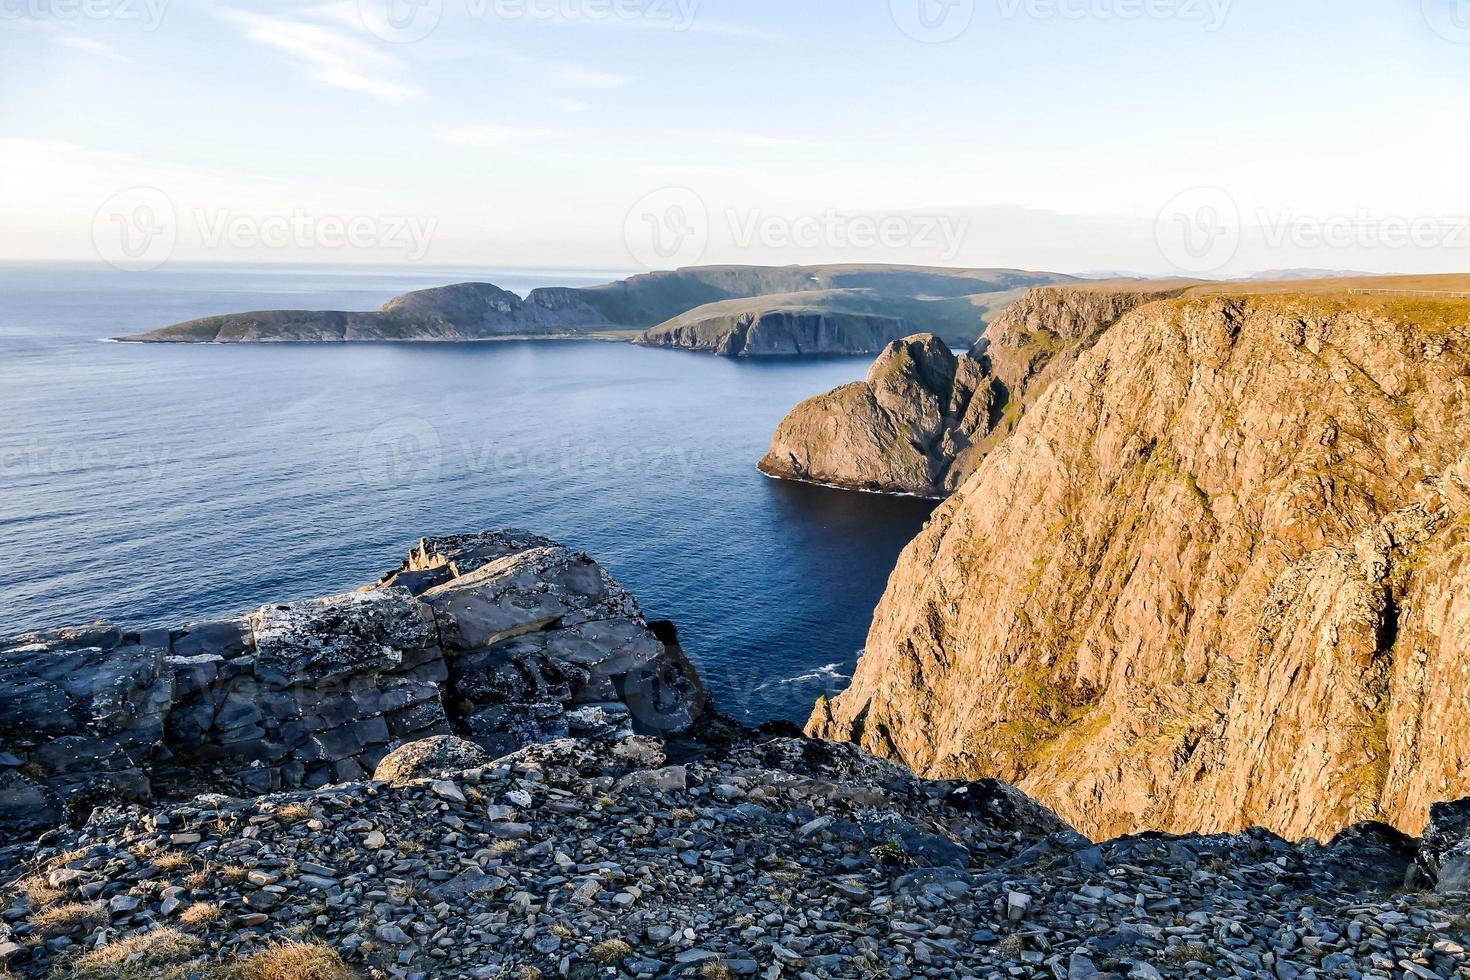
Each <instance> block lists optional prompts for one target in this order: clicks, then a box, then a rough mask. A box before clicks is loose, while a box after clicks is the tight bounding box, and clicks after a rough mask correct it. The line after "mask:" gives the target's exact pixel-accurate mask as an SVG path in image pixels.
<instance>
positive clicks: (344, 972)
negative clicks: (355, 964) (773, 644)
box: [226, 943, 358, 980]
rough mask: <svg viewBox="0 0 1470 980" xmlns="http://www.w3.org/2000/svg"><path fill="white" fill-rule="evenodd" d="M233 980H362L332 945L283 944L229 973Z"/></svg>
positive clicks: (240, 964)
mask: <svg viewBox="0 0 1470 980" xmlns="http://www.w3.org/2000/svg"><path fill="white" fill-rule="evenodd" d="M226 976H227V977H229V980H358V974H357V972H356V971H355V970H353V969H352V968H351V967H350V966H348V965H347V964H346V963H344V962H343V961H342V957H341V956H339V955H338V954H337V951H336V950H335V949H333V948H332V947H330V946H326V945H323V944H321V943H281V944H280V945H277V946H272V947H270V948H269V949H266V950H262V951H261V952H259V953H256V954H255V955H254V956H251V957H248V958H247V959H245V960H242V961H241V962H239V963H237V964H235V965H234V966H232V967H230V968H229V970H228V971H226Z"/></svg>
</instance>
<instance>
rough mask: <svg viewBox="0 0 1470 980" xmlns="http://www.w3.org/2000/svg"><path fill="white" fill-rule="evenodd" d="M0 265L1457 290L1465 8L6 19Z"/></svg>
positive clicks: (1468, 134) (66, 0) (400, 3)
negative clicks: (1299, 281)
mask: <svg viewBox="0 0 1470 980" xmlns="http://www.w3.org/2000/svg"><path fill="white" fill-rule="evenodd" d="M0 90H3V91H4V93H5V95H4V97H3V98H0V258H3V259H8V260H75V261H99V260H101V261H106V262H109V263H111V264H113V265H118V266H119V267H125V268H154V267H157V266H159V265H161V264H164V263H167V262H184V261H189V262H196V261H213V262H269V261H274V262H312V263H333V264H337V263H381V264H388V265H409V264H426V265H428V264H432V265H436V266H438V265H446V264H454V265H486V266H515V267H524V268H552V267H555V268H585V269H608V270H636V269H642V268H663V267H673V266H676V265H691V264H701V263H725V262H733V263H752V264H767V263H770V264H781V263H791V262H801V263H817V262H823V263H826V262H898V263H915V264H925V265H950V266H973V267H995V266H1000V267H1012V268H1028V269H1045V270H1052V271H1060V272H1103V271H1119V272H1134V273H1144V274H1160V275H1163V274H1188V275H1206V276H1233V275H1247V274H1252V273H1256V272H1260V271H1263V270H1270V269H1286V268H1297V267H1314V268H1329V269H1344V270H1348V269H1350V270H1362V271H1366V272H1409V271H1414V272H1449V271H1470V180H1467V179H1466V173H1467V172H1470V125H1467V123H1470V118H1467V117H1470V100H1467V92H1470V0H323V2H319V3H318V2H314V0H296V2H284V0H0Z"/></svg>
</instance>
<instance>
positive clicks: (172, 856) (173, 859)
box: [153, 851, 193, 871]
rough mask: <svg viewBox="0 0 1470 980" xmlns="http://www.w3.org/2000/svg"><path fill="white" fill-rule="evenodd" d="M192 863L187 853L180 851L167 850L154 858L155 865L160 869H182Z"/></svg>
mask: <svg viewBox="0 0 1470 980" xmlns="http://www.w3.org/2000/svg"><path fill="white" fill-rule="evenodd" d="M192 863H193V862H191V861H190V860H189V858H188V856H187V855H184V854H180V853H179V852H178V851H166V852H164V853H163V854H160V855H158V857H156V858H154V859H153V866H154V867H155V868H157V869H158V870H159V871H182V870H184V869H185V868H187V867H190V866H191V865H192Z"/></svg>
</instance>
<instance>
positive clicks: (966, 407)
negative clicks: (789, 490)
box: [760, 334, 994, 497]
mask: <svg viewBox="0 0 1470 980" xmlns="http://www.w3.org/2000/svg"><path fill="white" fill-rule="evenodd" d="M993 409H994V393H993V391H992V389H991V387H990V384H989V379H988V378H987V377H986V375H985V369H984V366H983V365H982V363H981V362H980V361H977V360H975V359H974V358H970V357H966V356H960V357H956V356H955V355H954V353H953V352H951V351H950V349H949V348H948V346H946V345H945V344H944V343H943V342H942V341H941V340H939V338H937V337H935V336H933V335H932V334H919V335H916V336H912V337H906V338H904V339H902V340H897V341H894V342H893V343H891V344H889V345H888V346H887V347H886V348H885V349H884V351H883V353H882V354H880V355H879V356H878V360H877V361H875V362H874V364H873V366H872V368H870V369H869V370H868V376H867V379H866V380H864V381H858V382H854V383H853V384H849V385H844V386H843V387H841V388H838V389H836V390H835V391H831V392H828V393H827V394H825V395H818V396H817V397H815V398H811V399H808V400H807V401H805V402H802V403H801V404H800V405H798V406H797V407H796V409H795V410H794V411H793V412H792V413H791V414H790V415H788V416H787V417H786V418H785V420H783V421H782V423H781V425H780V427H779V428H778V429H777V430H776V435H775V437H774V439H772V441H771V449H770V451H769V452H767V453H766V455H765V457H764V458H763V459H762V460H761V461H760V468H761V471H762V472H764V473H766V474H768V475H770V476H776V477H781V478H783V479H790V480H803V481H807V482H810V483H824V484H828V485H831V486H838V487H845V488H848V489H855V490H873V491H881V492H885V493H912V494H919V495H921V496H926V497H939V496H944V495H945V494H946V493H947V492H948V491H949V489H951V488H952V484H953V483H954V481H955V480H956V479H957V478H958V475H957V474H952V473H951V470H952V467H953V465H954V463H955V461H956V460H957V459H959V458H960V457H961V456H962V455H963V454H964V452H965V451H966V450H967V449H968V448H969V447H970V446H971V444H972V441H973V439H974V438H975V436H976V434H977V433H982V434H983V433H984V432H985V431H986V430H987V429H988V427H989V425H990V420H991V415H992V413H993Z"/></svg>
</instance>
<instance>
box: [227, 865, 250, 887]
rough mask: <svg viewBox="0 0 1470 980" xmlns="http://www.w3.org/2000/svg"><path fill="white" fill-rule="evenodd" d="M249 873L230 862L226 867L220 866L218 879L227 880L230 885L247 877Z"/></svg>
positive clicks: (236, 883)
mask: <svg viewBox="0 0 1470 980" xmlns="http://www.w3.org/2000/svg"><path fill="white" fill-rule="evenodd" d="M249 875H250V872H249V871H246V870H245V869H244V868H242V867H240V866H239V865H238V864H232V865H230V866H229V867H227V868H220V871H219V877H220V881H224V882H228V883H229V884H231V885H238V884H239V883H240V882H242V881H244V880H245V879H246V878H247V877H249Z"/></svg>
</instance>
